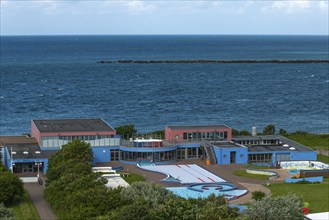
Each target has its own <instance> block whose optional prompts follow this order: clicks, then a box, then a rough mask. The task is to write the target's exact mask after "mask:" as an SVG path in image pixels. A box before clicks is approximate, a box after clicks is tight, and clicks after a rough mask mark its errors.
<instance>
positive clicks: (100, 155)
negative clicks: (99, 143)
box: [91, 147, 111, 164]
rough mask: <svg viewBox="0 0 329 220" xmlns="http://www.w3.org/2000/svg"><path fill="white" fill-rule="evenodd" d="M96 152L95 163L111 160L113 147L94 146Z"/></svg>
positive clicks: (93, 149) (94, 152)
mask: <svg viewBox="0 0 329 220" xmlns="http://www.w3.org/2000/svg"><path fill="white" fill-rule="evenodd" d="M91 149H92V151H93V154H94V159H93V164H96V163H106V162H110V161H111V158H110V153H111V147H92V148H91Z"/></svg>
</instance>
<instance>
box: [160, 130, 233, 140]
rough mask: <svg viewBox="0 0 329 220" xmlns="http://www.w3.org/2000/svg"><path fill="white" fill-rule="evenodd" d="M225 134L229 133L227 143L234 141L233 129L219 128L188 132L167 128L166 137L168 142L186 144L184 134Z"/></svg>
mask: <svg viewBox="0 0 329 220" xmlns="http://www.w3.org/2000/svg"><path fill="white" fill-rule="evenodd" d="M214 131H216V132H224V131H227V141H231V140H232V129H231V128H222V127H219V128H217V129H186V130H176V129H173V130H172V129H170V128H168V127H166V128H165V137H166V141H168V142H176V141H177V142H184V141H185V140H184V139H183V133H185V132H214ZM176 135H178V138H177V139H176Z"/></svg>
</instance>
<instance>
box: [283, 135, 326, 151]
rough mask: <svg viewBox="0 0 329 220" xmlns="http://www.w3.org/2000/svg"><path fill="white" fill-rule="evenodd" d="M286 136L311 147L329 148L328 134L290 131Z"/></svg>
mask: <svg viewBox="0 0 329 220" xmlns="http://www.w3.org/2000/svg"><path fill="white" fill-rule="evenodd" d="M286 137H287V138H289V139H291V140H294V141H296V142H298V143H301V144H303V145H305V146H307V147H310V148H312V149H325V150H329V134H310V133H303V132H301V133H298V132H296V133H292V134H289V135H286Z"/></svg>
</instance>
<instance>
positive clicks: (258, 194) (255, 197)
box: [251, 191, 266, 201]
mask: <svg viewBox="0 0 329 220" xmlns="http://www.w3.org/2000/svg"><path fill="white" fill-rule="evenodd" d="M251 194H252V199H253V200H255V201H259V200H262V199H263V198H264V197H265V196H266V194H265V193H264V192H262V191H255V192H252V193H251Z"/></svg>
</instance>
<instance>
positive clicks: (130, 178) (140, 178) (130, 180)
mask: <svg viewBox="0 0 329 220" xmlns="http://www.w3.org/2000/svg"><path fill="white" fill-rule="evenodd" d="M121 177H122V178H123V179H124V180H125V181H126V182H127V183H129V184H132V183H133V182H142V181H145V178H144V177H143V176H141V175H138V174H135V173H129V174H128V175H121Z"/></svg>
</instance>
